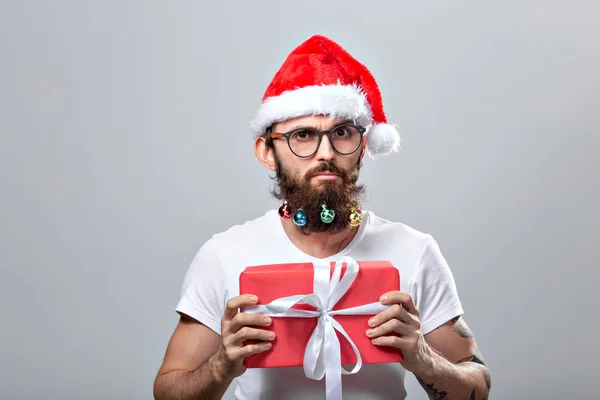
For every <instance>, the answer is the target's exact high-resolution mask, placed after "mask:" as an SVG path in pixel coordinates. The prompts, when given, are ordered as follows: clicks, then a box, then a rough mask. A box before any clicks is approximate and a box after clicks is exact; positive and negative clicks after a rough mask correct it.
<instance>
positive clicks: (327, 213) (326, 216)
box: [321, 204, 335, 224]
mask: <svg viewBox="0 0 600 400" xmlns="http://www.w3.org/2000/svg"><path fill="white" fill-rule="evenodd" d="M321 207H323V210H322V211H321V221H323V222H324V223H326V224H330V223H332V222H333V219H334V218H335V211H333V210H332V209H330V208H327V206H326V205H325V204H323V205H322V206H321Z"/></svg>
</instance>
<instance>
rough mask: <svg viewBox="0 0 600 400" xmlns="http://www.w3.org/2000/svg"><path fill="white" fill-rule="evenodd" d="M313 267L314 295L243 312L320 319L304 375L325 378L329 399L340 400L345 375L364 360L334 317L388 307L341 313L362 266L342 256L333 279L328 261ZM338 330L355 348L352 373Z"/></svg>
mask: <svg viewBox="0 0 600 400" xmlns="http://www.w3.org/2000/svg"><path fill="white" fill-rule="evenodd" d="M344 263H346V264H347V268H346V273H345V274H344V277H343V278H342V279H340V276H341V273H342V265H343V264H344ZM313 265H314V269H315V275H314V287H313V292H314V293H310V294H299V295H294V296H288V297H281V298H279V299H275V300H273V301H272V302H270V303H269V304H266V305H257V306H253V307H249V308H248V309H245V310H244V312H247V313H251V314H261V315H269V316H272V317H295V318H313V317H317V318H318V322H317V327H316V328H315V330H314V331H313V333H312V335H311V336H310V339H309V341H308V343H307V345H306V350H305V352H304V363H303V367H304V374H305V375H306V377H307V378H310V379H313V380H321V379H323V376H325V387H326V396H327V400H341V399H342V374H343V375H348V374H355V373H357V372H358V371H359V370H360V368H361V367H362V358H361V356H360V352H359V351H358V348H357V347H356V344H354V342H353V341H352V339H350V336H348V333H347V332H346V331H345V330H344V328H343V327H342V325H340V323H339V322H337V321H336V320H335V319H334V318H333V315H373V314H377V313H379V312H381V311H383V310H385V309H386V308H387V307H388V306H384V305H383V304H381V303H380V302H375V303H370V304H365V305H362V306H357V307H352V308H346V309H342V310H335V311H334V310H332V309H333V307H334V306H335V305H336V303H337V302H338V301H339V300H340V299H341V298H342V297H343V296H344V294H346V291H348V289H349V288H350V286H351V285H352V282H354V279H355V278H356V275H357V274H358V270H359V269H360V267H359V265H358V263H357V262H356V261H355V260H354V259H352V258H350V257H343V258H342V259H340V260H339V261H337V262H336V264H335V269H334V271H333V276H331V280H330V279H329V276H330V274H331V269H330V263H329V262H323V263H313ZM296 304H310V305H311V306H313V307H315V308H316V309H317V310H316V311H310V310H299V309H294V308H292V307H293V306H294V305H296ZM335 330H338V331H339V332H340V333H341V334H342V335H343V336H344V337H345V338H346V339H347V340H348V342H349V343H350V345H351V346H352V348H353V349H354V353H355V354H356V365H355V366H354V368H353V369H352V371H347V370H345V369H344V368H342V362H341V351H340V342H339V340H338V337H337V335H336V333H335Z"/></svg>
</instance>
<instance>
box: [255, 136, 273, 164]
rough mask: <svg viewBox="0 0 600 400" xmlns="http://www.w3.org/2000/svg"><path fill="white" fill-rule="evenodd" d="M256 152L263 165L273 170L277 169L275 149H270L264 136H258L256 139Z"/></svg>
mask: <svg viewBox="0 0 600 400" xmlns="http://www.w3.org/2000/svg"><path fill="white" fill-rule="evenodd" d="M254 154H256V158H258V161H260V163H261V164H262V165H264V166H265V167H267V169H269V170H271V171H275V156H274V154H273V149H270V148H269V147H268V146H267V143H266V141H265V138H264V137H263V136H259V137H257V138H256V140H255V141H254Z"/></svg>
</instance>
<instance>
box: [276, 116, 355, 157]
mask: <svg viewBox="0 0 600 400" xmlns="http://www.w3.org/2000/svg"><path fill="white" fill-rule="evenodd" d="M365 131H366V129H365V128H364V127H362V126H358V125H353V124H341V125H337V126H335V127H334V128H332V129H330V130H327V131H320V130H318V129H316V128H312V127H303V128H296V129H293V130H291V131H289V132H285V133H282V132H271V138H273V139H277V138H280V137H284V138H285V139H286V141H287V144H288V147H289V148H290V150H291V151H292V153H294V154H295V155H296V156H297V157H300V158H308V157H311V156H313V155H314V154H315V153H316V152H317V150H319V146H320V145H321V140H322V138H323V135H326V136H327V137H328V138H329V143H331V147H333V150H335V151H336V152H337V153H339V154H341V155H349V154H352V153H354V152H355V151H356V150H358V149H359V147H360V144H361V142H362V137H363V134H364V133H365Z"/></svg>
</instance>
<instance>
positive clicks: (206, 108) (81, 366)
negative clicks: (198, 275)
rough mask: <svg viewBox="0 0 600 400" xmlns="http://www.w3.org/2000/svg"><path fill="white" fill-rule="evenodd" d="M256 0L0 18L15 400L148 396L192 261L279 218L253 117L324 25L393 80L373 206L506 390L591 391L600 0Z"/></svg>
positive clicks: (3, 342) (499, 389)
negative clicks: (458, 314) (459, 315)
mask: <svg viewBox="0 0 600 400" xmlns="http://www.w3.org/2000/svg"><path fill="white" fill-rule="evenodd" d="M258 3H259V2H238V3H237V4H235V5H233V4H232V3H231V2H222V3H217V2H213V3H211V4H210V5H207V4H206V3H201V2H191V1H188V2H181V1H180V2H159V1H137V2H134V1H112V2H108V1H107V2H99V1H98V2H83V1H70V2H68V1H53V2H49V1H18V2H17V1H14V2H8V1H4V2H2V3H1V5H0V57H1V63H0V134H1V136H0V151H1V153H0V179H1V181H0V183H1V188H2V193H1V194H2V197H1V207H0V218H1V219H0V221H1V225H0V226H1V228H0V240H1V242H0V243H1V245H2V247H1V256H2V258H1V259H0V262H1V268H2V269H1V275H0V315H1V324H2V329H1V330H0V360H1V362H0V399H2V400H4V399H11V400H13V399H14V400H16V399H19V400H20V399H63V400H66V399H90V400H91V399H94V400H96V399H150V398H151V397H152V382H153V379H154V375H155V373H156V370H157V368H158V366H159V364H160V362H161V360H162V356H163V352H164V349H165V346H166V343H167V340H168V338H169V336H170V334H171V333H172V330H173V328H174V326H175V323H176V320H177V317H176V314H175V312H174V310H173V309H174V307H175V305H176V303H177V301H178V296H179V290H180V285H181V282H182V279H183V274H184V273H185V271H186V269H187V267H188V265H189V263H190V261H191V258H192V257H193V255H194V253H195V252H196V250H197V249H198V247H199V246H200V245H201V244H202V243H203V242H204V241H205V240H207V239H208V238H209V237H210V235H211V234H212V233H214V232H218V231H221V230H224V229H226V228H228V227H229V226H231V225H232V224H235V223H240V222H244V221H246V220H248V219H252V218H255V217H256V216H258V215H261V214H262V213H263V212H264V211H265V210H266V208H269V207H275V206H277V204H276V203H275V202H274V201H273V200H272V199H271V198H270V196H269V193H268V189H269V188H270V180H269V178H268V173H267V171H266V170H265V169H264V168H263V167H262V166H261V165H260V164H259V163H258V162H257V160H256V159H255V156H254V153H253V151H252V147H251V146H252V141H251V139H250V134H249V131H248V129H247V126H248V121H249V120H250V118H251V117H252V114H253V112H254V110H255V109H256V107H257V105H258V102H259V101H260V97H261V96H262V93H263V91H264V89H265V88H266V85H267V84H268V82H269V80H270V79H271V77H272V75H273V74H274V73H275V71H276V69H277V68H278V67H279V65H280V63H281V62H282V61H283V59H284V58H285V56H286V55H287V54H288V52H289V51H291V50H292V49H293V48H294V47H295V46H296V45H298V44H299V43H300V42H301V41H303V40H304V39H306V38H308V37H309V36H310V35H312V34H313V33H322V34H325V35H329V36H331V37H332V38H333V39H335V40H336V41H338V42H340V43H341V44H342V45H343V46H345V47H346V48H348V49H349V50H350V51H351V52H352V53H353V54H354V55H355V56H356V57H358V58H359V59H360V60H361V61H364V62H365V63H366V64H367V65H368V66H369V67H370V68H371V70H372V72H373V73H374V74H375V76H376V78H377V79H378V81H379V83H380V85H381V89H382V93H383V96H384V100H385V105H386V110H387V113H388V117H389V119H390V120H391V122H392V123H397V124H398V125H399V126H400V128H401V130H402V132H403V150H402V151H401V153H399V154H396V155H394V156H393V157H390V158H387V159H383V160H381V161H377V162H370V161H367V163H366V166H365V169H364V172H363V179H362V181H363V182H364V183H366V184H367V185H368V187H369V189H370V200H369V203H368V204H367V205H368V207H369V208H370V209H372V210H374V211H375V212H377V213H378V214H381V215H383V216H384V217H386V218H389V219H392V220H398V221H403V222H406V223H408V224H409V225H411V226H413V227H415V228H417V229H420V230H423V231H426V232H430V233H432V234H433V235H434V236H435V237H436V238H437V239H438V241H439V242H440V245H441V246H442V250H443V252H444V254H445V255H446V257H447V259H448V261H449V263H450V265H451V267H452V269H453V271H454V273H455V277H456V280H457V284H458V287H459V291H460V295H461V298H462V300H463V302H464V306H465V309H466V313H467V318H468V321H469V323H470V325H471V327H472V329H473V330H474V332H475V334H476V337H477V339H478V341H479V344H480V346H481V348H482V349H483V351H484V355H485V356H486V359H487V361H488V362H489V364H490V365H491V368H492V371H493V380H494V390H493V395H492V398H493V399H531V398H546V399H566V398H597V397H596V396H598V395H597V393H598V378H600V374H599V372H598V371H599V368H598V360H597V359H598V356H600V352H599V350H598V346H597V344H596V342H597V337H598V332H597V329H598V325H599V318H598V311H597V307H598V305H599V301H598V295H597V294H596V292H595V290H594V289H595V288H596V287H597V283H596V280H595V279H594V277H595V276H597V274H596V272H595V271H594V270H595V269H596V268H597V260H598V259H599V257H598V256H599V250H598V249H599V247H600V246H599V245H598V243H597V240H598V238H599V222H600V221H599V218H598V215H597V212H598V204H599V203H600V202H599V199H598V197H599V196H598V195H599V191H600V189H599V186H600V185H599V183H598V171H599V167H600V162H599V159H600V156H599V155H598V152H599V150H598V149H599V147H600V139H599V138H598V126H599V124H600V112H599V111H600V109H599V106H598V105H599V104H600V83H599V79H598V71H600V51H599V50H600V46H599V45H600V24H598V21H599V18H598V15H599V12H600V6H599V3H598V2H594V1H588V2H583V1H562V2H559V1H503V2H498V1H497V2H489V1H488V2H482V1H470V2H469V1H453V2H448V1H434V2H414V1H394V2H388V3H387V4H385V5H384V4H383V3H380V2H377V3H375V2H373V3H371V4H370V5H368V6H367V3H366V2H358V1H355V2H350V1H343V2H342V1H337V2H332V1H329V2H325V1H318V2H302V5H300V3H299V2H297V3H294V4H292V3H288V2H275V1H271V2H260V5H259V4H258ZM423 3H426V4H423ZM228 7H232V8H231V9H228ZM408 389H409V398H411V399H424V398H425V396H424V394H423V392H422V391H421V389H420V388H419V387H417V384H416V383H415V381H414V380H413V379H412V378H410V379H409V382H408Z"/></svg>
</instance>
